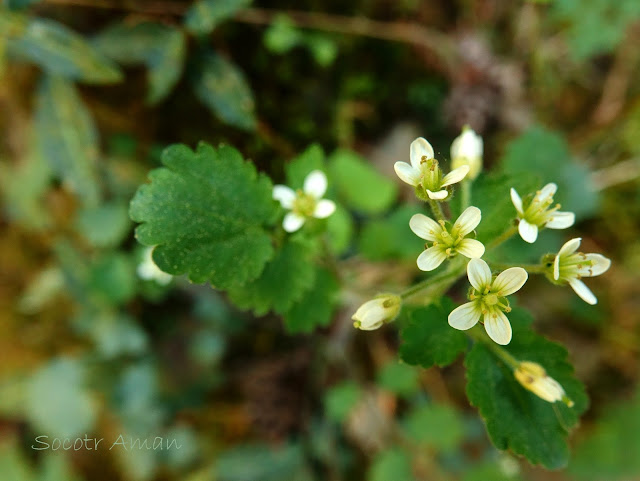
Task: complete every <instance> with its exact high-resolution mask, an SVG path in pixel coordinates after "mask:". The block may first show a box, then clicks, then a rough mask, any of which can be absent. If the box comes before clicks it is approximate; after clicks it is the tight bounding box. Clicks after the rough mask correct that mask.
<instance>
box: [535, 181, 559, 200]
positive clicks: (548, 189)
mask: <svg viewBox="0 0 640 481" xmlns="http://www.w3.org/2000/svg"><path fill="white" fill-rule="evenodd" d="M557 190H558V186H557V185H556V184H554V183H553V182H549V183H548V184H547V185H545V186H544V187H543V188H542V189H541V190H540V193H539V194H538V195H537V196H536V197H538V199H540V200H544V199H546V198H547V197H553V196H554V194H555V193H556V191H557Z"/></svg>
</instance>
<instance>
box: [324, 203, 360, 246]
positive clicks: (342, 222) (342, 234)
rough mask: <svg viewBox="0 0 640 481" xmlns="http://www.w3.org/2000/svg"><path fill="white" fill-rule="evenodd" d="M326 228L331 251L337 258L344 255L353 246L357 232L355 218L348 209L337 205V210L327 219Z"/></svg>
mask: <svg viewBox="0 0 640 481" xmlns="http://www.w3.org/2000/svg"><path fill="white" fill-rule="evenodd" d="M326 226H327V239H328V241H329V249H331V252H333V253H334V254H335V255H337V256H339V255H341V254H344V253H345V251H346V250H347V249H348V248H349V247H350V246H351V239H352V238H353V232H354V230H355V226H354V222H353V217H351V214H350V213H349V212H348V211H347V209H345V208H344V207H342V206H341V205H340V204H336V210H335V212H334V213H333V214H331V215H330V216H329V218H328V219H327V223H326Z"/></svg>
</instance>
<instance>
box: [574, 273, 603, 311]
mask: <svg viewBox="0 0 640 481" xmlns="http://www.w3.org/2000/svg"><path fill="white" fill-rule="evenodd" d="M569 285H570V286H571V288H572V289H573V290H574V291H575V292H576V294H578V295H579V296H580V298H581V299H582V300H583V301H584V302H586V303H587V304H591V305H592V306H593V305H595V304H597V303H598V299H597V298H596V296H594V295H593V292H591V289H589V288H588V287H587V285H586V284H585V283H584V282H582V281H581V280H579V279H576V278H573V279H570V280H569Z"/></svg>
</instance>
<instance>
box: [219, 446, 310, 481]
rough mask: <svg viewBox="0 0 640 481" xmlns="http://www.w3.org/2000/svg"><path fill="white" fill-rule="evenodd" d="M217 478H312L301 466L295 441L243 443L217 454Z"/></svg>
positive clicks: (288, 480) (267, 480)
mask: <svg viewBox="0 0 640 481" xmlns="http://www.w3.org/2000/svg"><path fill="white" fill-rule="evenodd" d="M216 473H217V476H216V478H215V479H216V480H219V481H311V480H312V479H313V478H312V477H309V474H308V472H307V470H306V469H305V466H304V454H303V451H302V449H301V447H300V446H298V445H296V444H289V445H285V446H283V447H280V448H271V447H269V446H266V445H261V444H253V445H251V444H245V445H241V446H238V447H234V448H232V449H229V450H228V451H224V452H222V453H220V454H219V457H218V460H217V462H216Z"/></svg>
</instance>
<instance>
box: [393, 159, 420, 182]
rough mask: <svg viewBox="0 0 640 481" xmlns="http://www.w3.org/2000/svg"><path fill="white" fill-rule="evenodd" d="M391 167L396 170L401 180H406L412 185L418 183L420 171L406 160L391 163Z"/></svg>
mask: <svg viewBox="0 0 640 481" xmlns="http://www.w3.org/2000/svg"><path fill="white" fill-rule="evenodd" d="M393 169H394V170H395V171H396V174H397V175H398V177H400V180H401V181H402V182H406V183H407V184H409V185H413V186H416V185H418V184H419V183H420V171H419V170H417V169H414V168H413V167H411V166H410V165H409V164H407V163H406V162H396V163H395V164H393Z"/></svg>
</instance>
